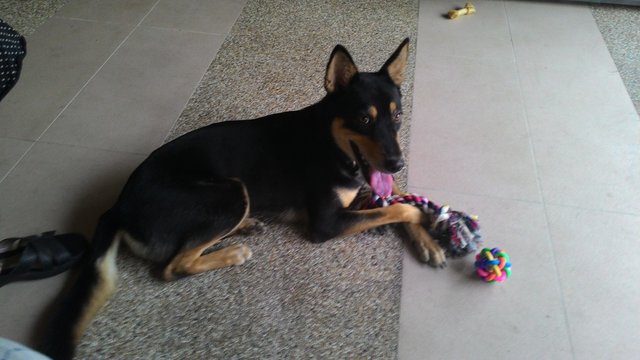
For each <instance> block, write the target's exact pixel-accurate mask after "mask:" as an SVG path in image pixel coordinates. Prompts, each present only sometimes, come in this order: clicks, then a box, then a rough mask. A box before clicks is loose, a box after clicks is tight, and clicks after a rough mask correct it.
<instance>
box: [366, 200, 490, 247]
mask: <svg viewBox="0 0 640 360" xmlns="http://www.w3.org/2000/svg"><path fill="white" fill-rule="evenodd" d="M393 204H409V205H413V206H416V207H417V208H419V209H420V210H421V211H422V212H424V213H425V214H426V215H427V217H428V218H429V219H430V223H427V224H423V226H424V227H425V229H426V230H427V231H428V232H429V234H430V235H431V236H432V237H433V239H434V240H435V241H436V242H437V243H438V245H440V246H441V247H442V248H443V249H444V251H445V253H446V256H447V257H461V256H465V255H467V254H469V253H471V252H475V251H476V249H477V248H478V244H480V243H481V242H482V236H481V235H480V225H479V224H478V218H477V217H476V216H470V215H467V214H466V213H463V212H461V211H454V210H451V209H450V208H449V206H448V205H445V206H439V205H437V204H435V203H434V202H432V201H429V199H427V198H426V197H424V196H420V195H416V194H407V195H389V196H386V197H383V196H380V195H378V194H376V193H375V192H374V193H373V194H372V197H371V201H370V204H369V205H368V207H369V208H376V207H385V206H390V205H393Z"/></svg>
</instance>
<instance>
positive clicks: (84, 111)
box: [43, 27, 223, 153]
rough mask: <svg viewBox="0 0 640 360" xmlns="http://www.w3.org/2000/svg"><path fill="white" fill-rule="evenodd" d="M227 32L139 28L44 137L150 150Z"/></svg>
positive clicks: (178, 111) (89, 144) (144, 150)
mask: <svg viewBox="0 0 640 360" xmlns="http://www.w3.org/2000/svg"><path fill="white" fill-rule="evenodd" d="M222 41H223V37H221V36H218V35H211V34H202V33H190V32H185V31H179V30H174V29H160V28H144V27H141V28H138V29H136V31H135V32H134V33H133V34H132V35H131V37H130V38H129V39H127V41H126V42H125V43H124V44H123V45H122V47H121V48H120V49H118V51H117V52H116V53H115V54H114V55H113V57H111V58H110V59H109V61H108V62H107V63H106V64H105V66H104V67H103V68H102V69H101V70H100V72H99V73H98V74H97V75H96V77H95V78H94V79H93V80H92V81H91V82H90V83H89V84H88V85H87V87H86V88H85V89H84V90H83V92H82V93H80V95H79V96H78V97H77V98H76V99H75V101H74V102H73V103H72V104H71V105H70V106H69V108H68V109H67V110H66V111H65V112H64V113H63V114H62V115H61V116H60V118H59V119H58V120H57V121H56V122H55V123H54V124H53V125H52V126H51V128H49V129H48V130H47V132H46V133H45V134H44V136H43V140H44V141H47V142H53V143H58V144H69V145H80V146H86V147H91V148H100V149H107V150H116V151H126V152H135V153H150V152H151V151H153V150H154V149H155V148H156V147H158V146H159V145H161V144H162V141H163V140H164V138H165V136H166V134H167V132H168V131H169V130H170V129H171V126H173V124H174V122H175V121H176V119H177V118H178V116H179V115H180V112H181V111H182V110H183V109H184V106H185V105H186V103H187V100H188V99H189V97H190V96H191V94H192V93H193V91H194V89H195V87H196V84H197V83H198V81H200V79H201V78H202V75H203V74H204V72H205V70H206V69H207V66H208V65H209V64H210V63H211V61H212V59H213V58H214V57H215V54H216V52H217V51H218V49H219V47H220V45H221V44H222Z"/></svg>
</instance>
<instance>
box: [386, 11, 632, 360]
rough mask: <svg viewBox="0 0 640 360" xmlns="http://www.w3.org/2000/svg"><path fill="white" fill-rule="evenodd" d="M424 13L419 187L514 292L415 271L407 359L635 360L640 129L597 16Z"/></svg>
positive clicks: (406, 317)
mask: <svg viewBox="0 0 640 360" xmlns="http://www.w3.org/2000/svg"><path fill="white" fill-rule="evenodd" d="M474 4H475V5H476V6H477V8H478V9H479V10H478V13H477V14H476V15H474V16H469V17H466V18H461V19H459V20H457V21H448V20H445V19H443V18H442V16H441V14H443V13H445V12H446V11H447V10H448V9H449V8H450V7H451V6H452V3H451V2H449V1H422V2H421V3H420V25H419V36H418V49H417V51H418V53H417V59H416V62H417V64H418V65H417V69H416V76H415V91H414V109H413V113H414V121H413V124H412V139H411V159H410V162H409V164H410V167H409V185H410V187H411V190H413V191H415V192H418V193H421V194H428V195H429V196H430V197H431V198H432V199H433V200H434V201H435V202H437V203H448V204H450V205H451V206H452V207H453V208H459V209H464V210H466V211H469V212H471V213H475V214H479V215H480V221H481V224H482V226H483V233H484V236H485V240H486V243H485V244H486V245H487V246H500V247H503V248H504V249H505V250H506V251H508V252H509V253H510V255H511V259H512V262H513V277H512V278H511V279H509V280H508V281H507V283H505V284H500V285H491V284H484V283H482V282H479V281H478V280H476V279H475V278H473V277H472V276H471V275H470V274H471V273H472V272H473V260H472V259H470V258H469V259H462V260H456V261H451V262H450V266H449V268H448V269H446V270H443V271H433V270H430V269H428V268H427V267H425V266H424V265H422V264H419V263H417V262H416V261H415V260H414V259H413V258H412V257H411V256H409V255H406V256H405V259H404V269H403V286H402V304H401V318H400V345H399V352H400V358H401V359H425V358H429V359H504V358H518V359H563V358H576V359H605V358H607V359H614V358H637V357H638V356H640V344H639V343H638V342H637V340H636V337H637V334H638V333H640V315H639V313H638V311H637V307H638V305H640V294H639V293H640V286H638V284H640V275H638V270H640V268H639V267H638V265H637V261H635V258H634V256H633V255H634V254H637V253H638V250H637V249H636V247H635V246H634V245H636V243H637V240H638V238H639V237H640V209H639V208H638V206H639V205H638V204H639V203H640V202H639V200H640V190H639V189H640V132H639V126H640V121H639V120H638V115H637V113H636V112H635V108H634V106H633V104H632V102H631V101H630V99H629V96H628V94H627V90H626V89H625V87H624V85H623V83H622V81H621V79H620V76H619V74H618V73H617V70H616V68H615V65H614V63H613V61H612V59H611V57H610V55H609V53H608V51H607V48H606V46H605V44H604V41H603V40H602V37H601V34H600V32H599V30H598V28H597V26H596V24H595V22H594V19H593V16H592V15H591V12H590V10H589V8H588V7H587V6H583V5H578V4H571V5H567V4H559V3H539V2H530V1H522V2H511V1H505V2H503V1H491V2H487V1H481V0H479V1H474Z"/></svg>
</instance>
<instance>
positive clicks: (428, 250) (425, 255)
mask: <svg viewBox="0 0 640 360" xmlns="http://www.w3.org/2000/svg"><path fill="white" fill-rule="evenodd" d="M393 193H394V194H395V195H405V194H406V192H405V191H402V190H400V187H399V186H398V185H397V184H396V183H395V182H394V183H393ZM403 226H404V229H405V231H406V232H407V235H408V236H409V239H410V240H411V242H413V243H414V244H415V246H416V250H417V251H418V257H419V259H420V261H422V262H424V263H427V264H429V265H431V266H433V267H439V268H442V267H445V266H446V265H447V258H446V256H445V251H444V249H442V247H440V245H438V243H436V242H435V240H433V238H432V237H431V235H430V234H429V233H428V232H427V230H425V228H424V227H423V226H422V225H421V224H411V223H404V224H403Z"/></svg>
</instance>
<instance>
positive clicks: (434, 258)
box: [416, 242, 447, 268]
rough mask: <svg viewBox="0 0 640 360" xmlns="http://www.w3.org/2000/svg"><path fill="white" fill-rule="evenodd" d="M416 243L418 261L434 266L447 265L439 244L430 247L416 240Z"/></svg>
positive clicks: (441, 266) (442, 266)
mask: <svg viewBox="0 0 640 360" xmlns="http://www.w3.org/2000/svg"><path fill="white" fill-rule="evenodd" d="M416 245H417V248H418V257H419V258H420V261H422V262H423V263H425V264H429V265H430V266H433V267H435V268H444V267H446V266H447V257H446V254H445V252H444V250H443V249H442V248H441V247H440V246H436V247H434V248H430V247H427V246H425V245H424V244H422V243H421V242H416Z"/></svg>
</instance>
